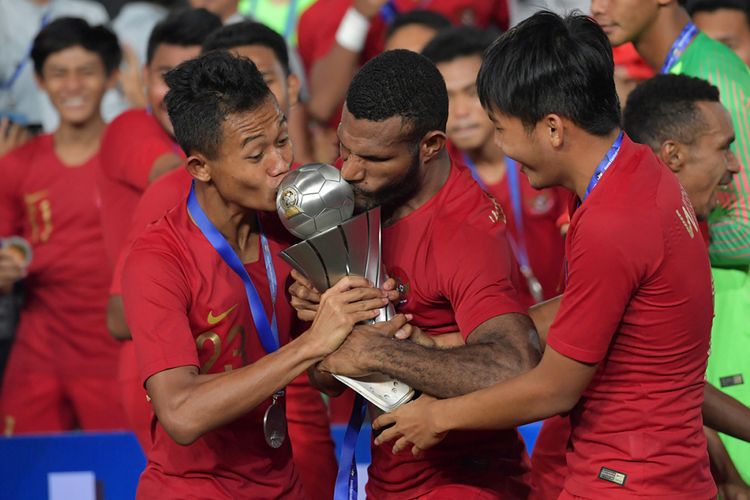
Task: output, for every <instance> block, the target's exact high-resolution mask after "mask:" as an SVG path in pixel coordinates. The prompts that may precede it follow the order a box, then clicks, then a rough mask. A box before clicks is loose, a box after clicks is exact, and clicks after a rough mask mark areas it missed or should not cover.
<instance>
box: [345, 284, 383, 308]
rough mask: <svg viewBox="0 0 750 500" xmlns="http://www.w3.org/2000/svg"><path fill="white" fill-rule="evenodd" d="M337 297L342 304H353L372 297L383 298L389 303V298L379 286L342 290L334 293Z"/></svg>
mask: <svg viewBox="0 0 750 500" xmlns="http://www.w3.org/2000/svg"><path fill="white" fill-rule="evenodd" d="M332 295H333V296H335V297H336V300H338V301H340V302H341V303H342V304H351V303H354V302H359V301H363V300H370V299H376V298H377V299H383V300H384V301H385V303H388V298H387V297H385V295H383V291H382V290H380V289H379V288H372V287H367V288H364V287H359V288H352V289H351V290H347V291H343V292H340V293H339V294H338V295H334V294H332Z"/></svg>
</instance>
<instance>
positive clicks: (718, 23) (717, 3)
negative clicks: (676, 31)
mask: <svg viewBox="0 0 750 500" xmlns="http://www.w3.org/2000/svg"><path fill="white" fill-rule="evenodd" d="M685 8H686V9H687V11H688V14H690V17H692V18H693V22H695V25H696V26H697V27H698V28H699V29H700V30H701V31H702V32H703V33H705V34H706V35H708V36H710V37H711V38H713V39H714V40H718V41H719V42H721V43H723V44H724V45H726V46H727V47H729V48H730V49H732V50H733V51H734V52H735V53H736V54H737V55H738V56H740V59H742V60H743V61H745V64H750V4H749V3H748V2H747V0H690V1H688V2H686V3H685Z"/></svg>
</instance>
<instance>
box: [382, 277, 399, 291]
mask: <svg viewBox="0 0 750 500" xmlns="http://www.w3.org/2000/svg"><path fill="white" fill-rule="evenodd" d="M380 288H382V289H383V290H395V289H396V280H395V279H393V278H388V279H387V280H385V283H383V286H381V287H380Z"/></svg>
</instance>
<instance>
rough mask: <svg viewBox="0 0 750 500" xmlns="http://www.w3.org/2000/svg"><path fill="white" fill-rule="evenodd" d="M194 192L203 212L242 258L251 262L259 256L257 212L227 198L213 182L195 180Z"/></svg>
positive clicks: (243, 260) (245, 261)
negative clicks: (222, 195) (223, 196)
mask: <svg viewBox="0 0 750 500" xmlns="http://www.w3.org/2000/svg"><path fill="white" fill-rule="evenodd" d="M195 195H196V197H197V198H198V203H200V206H201V208H202V209H203V212H205V214H206V217H208V219H209V220H210V221H211V223H212V224H213V225H214V226H215V227H216V229H218V230H219V232H220V233H221V235H222V236H224V238H225V239H226V240H227V242H228V243H229V244H230V245H231V247H232V248H233V249H234V251H235V252H237V255H239V257H240V260H242V262H243V263H248V262H252V261H255V260H257V258H258V215H257V213H256V212H255V210H248V209H246V208H242V207H239V206H237V205H235V204H234V203H231V202H228V201H227V200H225V199H224V198H222V197H221V195H219V192H218V191H217V190H216V187H215V186H214V185H213V184H205V183H203V182H196V183H195Z"/></svg>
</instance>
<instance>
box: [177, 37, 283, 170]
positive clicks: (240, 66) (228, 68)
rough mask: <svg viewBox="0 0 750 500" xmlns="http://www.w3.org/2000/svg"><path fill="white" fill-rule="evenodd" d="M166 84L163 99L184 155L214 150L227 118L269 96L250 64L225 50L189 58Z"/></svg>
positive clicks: (210, 154) (211, 156)
mask: <svg viewBox="0 0 750 500" xmlns="http://www.w3.org/2000/svg"><path fill="white" fill-rule="evenodd" d="M164 80H165V81H166V82H167V85H168V86H169V91H168V92H167V95H166V97H165V98H164V102H165V103H166V105H167V112H168V113H169V119H170V121H171V122H172V126H173V127H174V135H175V138H176V139H177V142H178V143H179V144H180V147H181V148H182V149H183V151H185V154H187V155H191V154H193V153H196V152H197V153H201V154H203V155H205V156H206V157H207V158H209V159H215V158H216V157H217V156H218V154H219V145H220V143H221V138H222V134H223V131H222V125H223V123H224V121H225V120H226V118H227V116H229V115H232V114H235V113H241V112H245V111H252V110H254V109H255V108H257V107H258V106H260V105H261V104H263V103H264V102H265V100H266V99H268V98H269V97H270V98H273V95H272V94H271V91H270V90H269V89H268V86H267V85H266V84H265V82H264V81H263V76H262V75H261V74H260V72H259V71H258V68H256V67H255V64H253V62H252V61H251V60H250V59H247V58H246V57H236V56H233V55H232V54H230V53H229V52H227V51H224V50H214V51H211V52H208V53H206V54H203V55H201V56H200V57H198V58H197V59H190V60H188V61H185V62H183V63H182V64H180V65H179V66H177V67H175V68H173V69H172V70H170V71H169V72H168V73H167V74H166V75H165V77H164Z"/></svg>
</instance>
